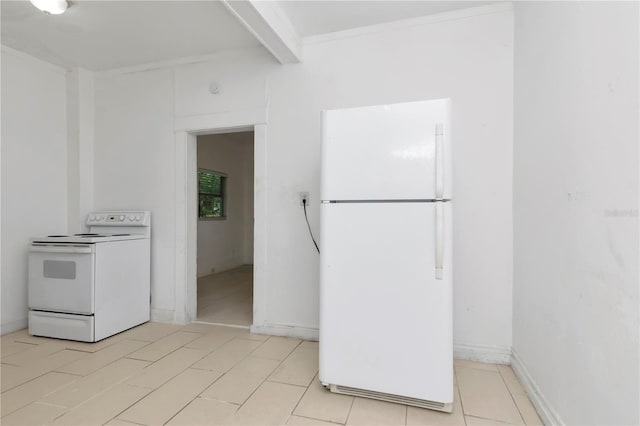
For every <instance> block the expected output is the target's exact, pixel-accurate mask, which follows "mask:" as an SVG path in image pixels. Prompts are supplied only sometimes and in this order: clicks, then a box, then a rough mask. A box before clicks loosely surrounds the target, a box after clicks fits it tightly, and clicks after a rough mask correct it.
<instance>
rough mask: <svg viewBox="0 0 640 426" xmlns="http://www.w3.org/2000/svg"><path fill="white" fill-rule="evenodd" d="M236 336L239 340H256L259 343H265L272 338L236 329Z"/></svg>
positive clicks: (247, 330)
mask: <svg viewBox="0 0 640 426" xmlns="http://www.w3.org/2000/svg"><path fill="white" fill-rule="evenodd" d="M235 333H236V334H235V336H236V337H237V338H239V339H247V340H255V341H257V342H265V341H267V340H269V338H270V337H271V336H268V335H266V334H255V333H252V332H250V331H249V329H243V328H236V329H235Z"/></svg>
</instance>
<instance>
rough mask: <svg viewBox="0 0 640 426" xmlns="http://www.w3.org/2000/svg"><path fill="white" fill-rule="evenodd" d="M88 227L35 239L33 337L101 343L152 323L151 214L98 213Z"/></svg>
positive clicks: (31, 265)
mask: <svg viewBox="0 0 640 426" xmlns="http://www.w3.org/2000/svg"><path fill="white" fill-rule="evenodd" d="M87 225H88V226H89V232H88V233H85V234H75V235H48V236H43V237H36V238H32V239H31V248H30V250H29V295H28V301H29V333H30V334H32V335H35V336H46V337H56V338H60V339H69V340H79V341H83V342H96V341H98V340H102V339H104V338H106V337H109V336H111V335H113V334H116V333H119V332H121V331H124V330H127V329H129V328H131V327H134V326H136V325H139V324H142V323H144V322H147V321H149V315H150V294H151V293H150V271H151V250H150V236H151V213H150V212H148V211H117V212H116V211H111V212H94V213H91V214H89V216H88V218H87Z"/></svg>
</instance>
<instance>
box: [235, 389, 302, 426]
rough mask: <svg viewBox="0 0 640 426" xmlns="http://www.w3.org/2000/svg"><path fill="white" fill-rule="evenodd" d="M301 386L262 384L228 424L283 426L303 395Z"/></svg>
mask: <svg viewBox="0 0 640 426" xmlns="http://www.w3.org/2000/svg"><path fill="white" fill-rule="evenodd" d="M304 390H305V389H304V388H303V387H301V386H293V385H285V384H283V383H273V382H264V383H263V384H262V385H260V387H259V388H258V389H257V390H256V391H255V392H254V393H253V395H251V397H250V398H249V399H248V400H247V402H245V403H244V405H243V406H242V407H240V409H239V410H238V411H237V412H236V414H235V415H234V416H233V417H232V418H231V419H229V423H230V424H241V425H283V424H285V422H286V421H287V420H288V418H289V416H290V414H291V412H292V411H293V409H294V408H295V406H296V404H297V403H298V401H299V400H300V398H301V397H302V394H303V393H304Z"/></svg>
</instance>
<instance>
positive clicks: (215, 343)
mask: <svg viewBox="0 0 640 426" xmlns="http://www.w3.org/2000/svg"><path fill="white" fill-rule="evenodd" d="M219 328H226V329H227V330H217V331H215V332H209V333H207V334H205V335H203V336H201V337H198V338H197V339H195V340H193V341H191V342H189V343H187V344H186V345H184V347H185V348H192V349H206V350H208V351H214V350H216V349H218V348H219V347H220V346H222V345H224V344H225V343H227V342H228V341H229V340H231V339H233V338H234V337H236V333H234V332H233V330H230V329H229V327H219Z"/></svg>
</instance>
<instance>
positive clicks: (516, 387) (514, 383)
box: [498, 365, 526, 395]
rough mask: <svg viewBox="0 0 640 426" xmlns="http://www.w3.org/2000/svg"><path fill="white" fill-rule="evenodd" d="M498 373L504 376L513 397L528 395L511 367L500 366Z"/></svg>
mask: <svg viewBox="0 0 640 426" xmlns="http://www.w3.org/2000/svg"><path fill="white" fill-rule="evenodd" d="M498 371H500V375H501V376H502V379H503V380H504V382H505V383H506V384H507V388H509V392H511V394H512V395H515V394H521V395H524V394H526V392H525V390H524V388H523V387H522V385H521V384H520V382H519V381H518V378H517V377H516V375H515V373H514V372H513V370H512V369H511V367H510V366H508V365H498Z"/></svg>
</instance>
